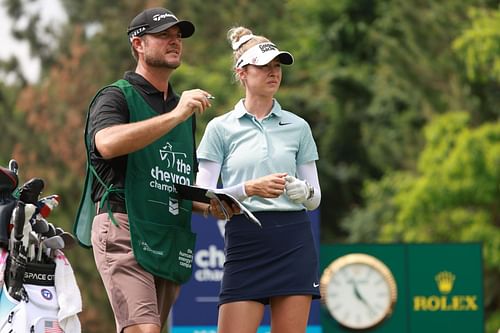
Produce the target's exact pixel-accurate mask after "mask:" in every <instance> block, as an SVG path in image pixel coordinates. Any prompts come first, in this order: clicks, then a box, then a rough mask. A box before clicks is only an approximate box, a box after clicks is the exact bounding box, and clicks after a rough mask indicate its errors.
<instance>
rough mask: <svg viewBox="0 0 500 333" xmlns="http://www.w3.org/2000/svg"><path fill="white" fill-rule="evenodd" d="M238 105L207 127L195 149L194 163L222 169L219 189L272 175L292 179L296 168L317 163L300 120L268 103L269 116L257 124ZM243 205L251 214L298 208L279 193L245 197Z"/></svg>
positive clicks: (306, 128) (307, 130) (310, 139)
mask: <svg viewBox="0 0 500 333" xmlns="http://www.w3.org/2000/svg"><path fill="white" fill-rule="evenodd" d="M243 101H244V100H243V99H242V100H240V101H239V102H238V104H236V106H235V107H234V110H232V111H230V112H228V113H226V114H224V115H222V116H219V117H216V118H214V119H212V120H211V121H210V122H209V123H208V125H207V127H206V129H205V134H204V135H203V138H202V139H201V142H200V145H199V146H198V150H197V156H198V159H206V160H210V161H214V162H217V163H219V164H220V165H221V166H222V167H221V180H222V184H223V187H230V186H234V185H237V184H241V183H243V182H245V181H247V180H251V179H255V178H259V177H262V176H266V175H269V174H272V173H278V172H286V173H288V174H289V175H292V176H296V170H297V165H301V164H305V163H308V162H311V161H316V160H318V150H317V148H316V143H315V142H314V138H313V136H312V132H311V128H310V127H309V124H308V123H307V122H306V121H305V120H304V119H302V118H300V117H299V116H297V115H295V114H293V113H291V112H289V111H286V110H283V109H281V105H280V104H279V103H278V101H276V100H274V103H273V108H272V110H271V112H270V113H269V115H268V116H266V117H265V118H264V119H261V120H260V121H259V120H257V119H256V118H255V117H254V116H253V115H252V114H250V113H249V112H248V111H247V110H246V109H245V106H244V104H243ZM243 204H244V205H245V206H246V207H247V208H248V209H250V210H251V211H254V212H257V211H263V210H282V211H289V210H294V211H297V210H301V209H304V207H303V206H302V205H299V204H295V203H293V202H291V201H290V200H288V198H287V197H286V195H284V194H283V195H281V196H280V197H279V198H274V199H266V198H261V197H257V196H253V197H248V198H247V199H245V200H244V201H243Z"/></svg>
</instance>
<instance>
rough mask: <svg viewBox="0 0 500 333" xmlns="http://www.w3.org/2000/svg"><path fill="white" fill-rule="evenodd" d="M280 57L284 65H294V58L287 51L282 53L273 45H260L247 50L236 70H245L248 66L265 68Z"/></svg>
mask: <svg viewBox="0 0 500 333" xmlns="http://www.w3.org/2000/svg"><path fill="white" fill-rule="evenodd" d="M276 57H278V59H279V61H280V63H282V64H284V65H291V64H293V56H292V55H291V53H289V52H286V51H280V50H278V48H277V47H276V45H274V44H273V43H269V42H266V43H260V44H257V45H254V46H252V47H251V48H249V49H248V50H246V51H245V52H244V53H243V54H242V55H241V57H240V58H239V59H238V61H237V62H236V65H235V67H236V68H243V67H244V66H246V65H256V66H263V65H267V64H268V63H269V62H271V60H273V59H274V58H276Z"/></svg>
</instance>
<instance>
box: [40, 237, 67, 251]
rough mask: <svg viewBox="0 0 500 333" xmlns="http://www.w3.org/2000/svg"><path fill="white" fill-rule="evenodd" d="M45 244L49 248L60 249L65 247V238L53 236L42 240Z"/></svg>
mask: <svg viewBox="0 0 500 333" xmlns="http://www.w3.org/2000/svg"><path fill="white" fill-rule="evenodd" d="M42 243H43V246H44V247H45V248H47V249H52V250H60V249H64V245H65V244H64V240H63V238H62V237H61V236H53V237H50V238H46V239H44V240H43V241H42Z"/></svg>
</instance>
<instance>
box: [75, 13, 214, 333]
mask: <svg viewBox="0 0 500 333" xmlns="http://www.w3.org/2000/svg"><path fill="white" fill-rule="evenodd" d="M194 30H195V28H194V25H193V24H192V23H191V22H189V21H184V20H178V19H177V17H176V16H175V15H174V14H173V13H172V12H171V11H169V10H167V9H164V8H152V9H147V10H144V11H143V12H141V13H140V14H139V15H137V16H136V17H135V18H134V19H133V20H132V21H131V23H130V25H129V27H128V31H127V33H128V37H129V42H130V45H131V49H132V54H133V56H134V58H135V59H136V60H137V67H136V69H135V71H134V72H127V73H125V76H124V79H123V80H118V81H117V82H115V83H113V84H112V85H110V86H108V87H104V88H103V89H101V90H100V91H99V92H98V93H97V95H96V96H95V97H94V99H93V101H92V103H91V106H90V111H89V115H88V119H87V126H86V131H85V133H86V138H85V140H86V146H87V153H88V156H89V161H90V163H89V168H88V170H87V180H86V187H87V189H88V191H87V192H90V194H89V193H86V194H85V193H84V198H83V199H82V204H83V202H84V200H85V198H91V200H92V201H93V203H95V210H96V214H95V218H93V223H92V226H91V229H92V231H91V241H92V243H91V244H92V248H93V252H94V257H95V261H96V265H97V268H98V270H99V273H100V275H101V278H102V280H103V283H104V286H105V288H106V291H107V294H108V298H109V300H110V303H111V306H112V308H113V312H114V315H115V321H116V327H117V332H119V333H121V332H125V333H135V332H148V333H159V332H160V330H161V328H162V326H163V325H164V324H165V322H166V319H167V316H168V313H169V310H170V308H171V306H172V304H173V303H174V301H175V299H176V297H177V295H178V292H179V285H180V284H182V283H184V282H186V281H187V280H188V279H189V277H190V275H191V264H192V260H193V252H194V241H195V235H194V234H193V233H192V232H191V224H190V220H191V211H192V206H191V205H192V204H191V202H190V201H186V200H179V199H178V198H177V197H176V191H175V185H174V184H175V183H183V184H193V182H194V176H195V174H196V171H197V165H196V163H195V161H196V156H195V142H194V133H195V119H194V113H195V112H199V113H203V112H204V111H205V110H206V109H207V108H208V107H210V102H209V101H210V100H209V98H210V97H211V95H210V94H209V93H208V92H206V91H204V90H201V89H194V90H188V91H184V92H183V93H182V94H181V96H180V97H179V96H178V95H176V93H175V92H174V90H173V88H172V85H171V84H170V83H169V79H170V76H171V74H172V73H173V72H174V70H175V69H177V68H178V67H179V66H180V64H181V55H182V50H183V45H182V39H183V38H188V37H190V36H191V35H192V34H193V33H194ZM82 204H81V206H80V210H79V217H78V218H77V224H76V225H75V229H76V234H77V236H79V230H80V229H81V228H82V225H83V228H87V229H88V230H90V227H88V225H87V226H85V222H81V211H82ZM92 206H93V205H92ZM193 208H194V209H195V210H196V211H199V212H201V211H203V212H204V214H205V215H206V214H207V213H211V214H212V215H214V216H216V217H222V216H223V215H222V214H223V213H222V211H220V210H218V206H217V205H216V203H213V204H211V205H206V204H201V203H195V204H194V207H193ZM79 223H80V225H78V224H79ZM87 224H89V223H87ZM79 240H80V241H81V242H82V244H84V245H85V241H82V237H79ZM87 245H88V244H87ZM132 250H133V251H132Z"/></svg>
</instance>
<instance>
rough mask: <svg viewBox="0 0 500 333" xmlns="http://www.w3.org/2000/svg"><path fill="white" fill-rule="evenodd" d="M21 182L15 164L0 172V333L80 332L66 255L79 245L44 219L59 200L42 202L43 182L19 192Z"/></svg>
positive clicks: (75, 292)
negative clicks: (68, 250)
mask: <svg viewBox="0 0 500 333" xmlns="http://www.w3.org/2000/svg"><path fill="white" fill-rule="evenodd" d="M17 182H18V180H17V163H15V161H11V162H10V163H9V169H6V168H0V333H39V332H52V333H64V332H67V333H69V332H71V333H79V332H81V327H80V322H79V320H78V316H77V314H78V313H79V312H80V311H81V297H80V292H79V289H78V287H77V285H76V280H75V278H74V274H73V270H72V269H71V266H70V265H69V261H68V260H67V259H66V257H65V256H64V253H63V252H62V249H69V248H71V247H72V246H74V245H75V244H76V241H75V239H74V237H73V236H72V235H71V234H70V233H68V232H65V231H64V230H63V229H62V228H59V227H55V226H54V225H53V224H52V223H49V222H48V221H47V220H46V219H45V218H46V217H48V215H49V214H50V212H51V211H52V209H53V208H54V207H56V206H57V205H58V203H59V196H57V195H51V196H47V197H44V198H41V199H40V198H39V195H40V193H41V192H42V189H43V187H44V182H43V180H42V179H40V178H33V179H31V180H29V181H28V182H26V183H24V184H23V185H22V186H21V187H20V188H19V189H18V191H17V193H15V190H16V187H17ZM13 193H15V194H13ZM56 275H58V276H59V278H57V277H56ZM58 279H59V281H60V282H59V284H58V282H57V281H58ZM69 299H72V300H73V301H69ZM63 305H64V306H63ZM62 327H65V330H63V328H62Z"/></svg>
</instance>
